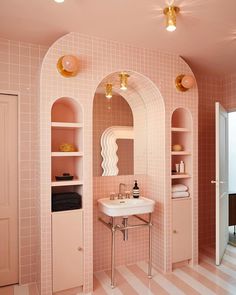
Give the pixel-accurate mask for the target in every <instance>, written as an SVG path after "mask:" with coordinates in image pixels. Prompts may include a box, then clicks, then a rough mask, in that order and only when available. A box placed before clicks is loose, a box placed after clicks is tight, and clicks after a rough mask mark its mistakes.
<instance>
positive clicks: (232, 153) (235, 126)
mask: <svg viewBox="0 0 236 295" xmlns="http://www.w3.org/2000/svg"><path fill="white" fill-rule="evenodd" d="M229 193H236V112H232V113H229Z"/></svg>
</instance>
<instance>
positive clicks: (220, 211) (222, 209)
mask: <svg viewBox="0 0 236 295" xmlns="http://www.w3.org/2000/svg"><path fill="white" fill-rule="evenodd" d="M215 185H216V265H220V263H221V259H222V257H223V255H224V252H225V249H226V246H227V244H228V240H229V230H228V113H227V112H226V111H225V109H224V108H223V107H222V106H221V105H220V103H218V102H217V103H216V179H215Z"/></svg>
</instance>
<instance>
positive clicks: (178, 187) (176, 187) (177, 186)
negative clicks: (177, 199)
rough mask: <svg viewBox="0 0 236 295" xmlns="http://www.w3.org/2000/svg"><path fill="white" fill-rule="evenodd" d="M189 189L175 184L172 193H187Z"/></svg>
mask: <svg viewBox="0 0 236 295" xmlns="http://www.w3.org/2000/svg"><path fill="white" fill-rule="evenodd" d="M187 190H188V187H187V186H186V185H184V184H180V183H179V184H173V185H172V193H174V192H186V191H187Z"/></svg>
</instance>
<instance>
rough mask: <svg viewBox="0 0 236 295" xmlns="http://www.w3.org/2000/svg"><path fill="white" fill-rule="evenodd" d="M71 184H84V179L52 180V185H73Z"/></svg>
mask: <svg viewBox="0 0 236 295" xmlns="http://www.w3.org/2000/svg"><path fill="white" fill-rule="evenodd" d="M71 185H83V181H81V180H78V179H74V180H61V181H52V182H51V186H53V187H55V186H71Z"/></svg>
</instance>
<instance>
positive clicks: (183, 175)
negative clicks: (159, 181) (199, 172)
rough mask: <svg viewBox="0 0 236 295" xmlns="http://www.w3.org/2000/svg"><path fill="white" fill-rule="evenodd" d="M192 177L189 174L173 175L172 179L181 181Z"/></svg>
mask: <svg viewBox="0 0 236 295" xmlns="http://www.w3.org/2000/svg"><path fill="white" fill-rule="evenodd" d="M190 177H191V176H190V175H189V174H172V175H171V178H172V179H181V178H190Z"/></svg>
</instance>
